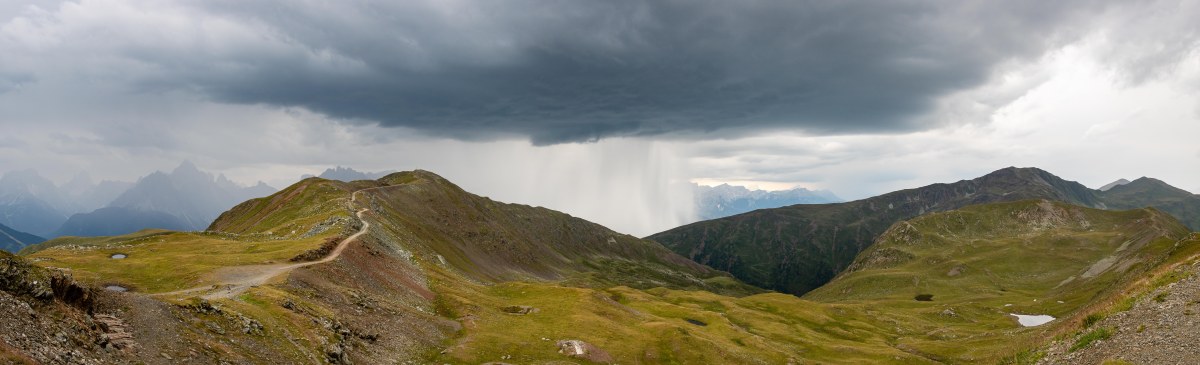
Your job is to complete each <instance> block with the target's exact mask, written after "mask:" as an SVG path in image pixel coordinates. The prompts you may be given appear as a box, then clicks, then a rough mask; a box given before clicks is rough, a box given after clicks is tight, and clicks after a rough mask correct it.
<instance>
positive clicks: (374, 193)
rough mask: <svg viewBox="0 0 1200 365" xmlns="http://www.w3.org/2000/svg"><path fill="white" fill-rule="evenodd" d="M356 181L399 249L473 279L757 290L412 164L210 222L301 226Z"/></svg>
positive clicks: (242, 227) (316, 186)
mask: <svg viewBox="0 0 1200 365" xmlns="http://www.w3.org/2000/svg"><path fill="white" fill-rule="evenodd" d="M353 184H357V185H353ZM356 188H357V189H370V190H369V193H363V196H364V197H365V198H366V199H367V200H366V202H365V204H368V206H370V207H371V211H372V213H373V214H375V215H376V216H377V218H378V221H379V222H381V224H379V229H378V230H377V231H376V232H377V233H376V234H379V235H388V236H390V237H389V238H391V239H395V240H398V241H403V242H406V243H409V245H408V246H407V247H405V248H403V249H404V250H405V251H406V254H407V255H421V256H423V258H424V259H426V260H429V261H431V262H438V263H443V264H444V265H445V266H446V267H448V268H451V269H453V270H455V271H458V272H460V273H462V274H463V275H465V276H467V277H469V278H471V279H473V280H479V281H483V282H502V281H511V280H551V281H562V280H567V281H568V282H569V283H573V284H575V285H605V286H611V285H629V286H633V287H642V288H649V287H656V286H667V287H673V288H701V289H707V290H714V291H725V290H732V291H734V292H741V293H749V292H757V291H759V290H758V289H755V288H751V287H749V286H745V285H741V284H740V283H737V281H736V280H732V278H730V277H729V276H728V274H725V273H722V272H719V271H716V270H712V269H710V268H708V267H705V266H703V265H699V264H696V263H695V262H692V261H691V260H688V259H686V258H683V257H681V256H679V255H677V254H675V253H673V252H671V251H670V250H667V249H666V248H664V247H662V246H661V245H659V244H658V243H655V242H652V241H647V240H642V239H639V238H636V237H633V236H629V235H625V234H620V233H616V232H613V231H612V230H609V229H607V228H604V227H603V226H600V225H597V224H595V223H591V222H588V221H585V220H583V219H579V218H575V217H571V216H570V215H567V214H564V213H561V212H556V211H553V210H549V209H545V208H536V207H530V206H526V205H520V204H505V203H499V202H495V201H493V200H491V199H488V198H484V197H480V196H477V195H474V194H471V193H468V192H466V191H464V190H462V189H461V188H459V187H458V186H456V185H454V184H453V183H450V182H449V181H447V180H446V179H444V178H442V177H440V176H437V175H435V174H433V173H430V172H427V171H419V170H418V171H410V172H400V173H394V174H391V175H388V176H385V177H383V178H381V179H379V180H377V181H374V182H371V181H358V182H355V183H343V182H339V181H332V180H323V179H316V178H313V179H307V180H305V181H303V182H301V183H300V184H297V186H293V187H291V188H288V189H285V190H284V191H281V192H280V193H277V194H275V195H273V196H271V197H267V198H262V199H256V200H251V201H249V202H246V203H244V204H241V205H239V206H237V207H235V208H234V209H232V210H230V211H229V212H227V213H225V214H223V215H222V216H221V217H220V218H218V219H217V220H216V221H215V222H213V225H212V227H210V229H212V230H214V231H219V232H229V233H242V234H246V233H262V232H264V231H267V230H270V231H274V232H277V234H279V233H282V234H285V235H286V234H288V233H287V232H301V231H303V230H304V228H305V227H307V226H310V225H313V224H317V225H319V224H320V223H317V222H322V221H328V220H329V219H330V218H323V217H326V216H328V215H327V214H323V213H317V212H323V211H339V210H338V209H333V208H334V207H335V206H337V205H338V204H342V203H340V201H335V200H334V198H336V197H339V196H341V197H345V196H348V195H349V194H350V191H351V190H353V189H356ZM341 201H344V199H343V200H341ZM341 211H343V212H344V211H345V210H341ZM322 219H323V220H322ZM335 219H336V218H335Z"/></svg>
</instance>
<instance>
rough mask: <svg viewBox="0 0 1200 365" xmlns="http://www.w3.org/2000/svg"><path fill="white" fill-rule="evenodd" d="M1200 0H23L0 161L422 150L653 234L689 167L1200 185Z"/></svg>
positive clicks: (340, 158) (870, 183) (1, 66)
mask: <svg viewBox="0 0 1200 365" xmlns="http://www.w3.org/2000/svg"><path fill="white" fill-rule="evenodd" d="M1197 3H1198V2H1197V1H1194V0H1193V1H1145V2H1125V1H1121V2H1112V3H1107V2H1096V1H1087V2H1082V1H1081V2H1075V1H1054V2H1045V1H1016V2H995V1H992V2H984V1H950V2H947V1H823V2H817V1H715V0H714V1H635V0H618V1H602V2H601V1H584V0H578V1H566V0H564V1H524V0H520V1H518V0H513V1H462V0H428V1H366V0H357V1H302V2H297V1H284V0H260V1H211V0H209V1H201V0H172V1H165V0H75V1H62V2H60V1H25V2H22V1H6V2H4V3H3V4H0V54H2V55H4V56H3V57H0V171H7V170H14V169H21V168H29V167H34V168H38V169H39V170H41V171H43V173H44V174H47V175H49V176H50V177H52V178H54V179H56V180H59V181H62V180H65V179H66V178H69V177H70V175H72V174H74V173H75V172H78V171H83V170H87V171H90V172H91V173H92V175H93V176H96V177H98V178H121V179H133V178H136V177H137V176H140V175H143V174H145V173H147V172H149V171H151V170H154V169H169V168H171V167H173V166H174V165H175V164H178V163H179V161H181V160H183V159H190V160H193V161H195V162H196V163H197V164H198V165H200V166H201V167H203V168H206V169H209V170H214V171H218V172H225V173H227V174H228V175H230V176H231V177H233V178H235V179H238V180H241V181H243V182H247V183H249V182H253V181H254V180H266V181H268V182H270V183H272V184H274V185H276V186H280V185H284V184H287V183H288V182H290V181H291V180H292V179H294V178H295V177H297V176H299V175H300V174H302V173H316V172H319V171H320V170H322V169H324V168H325V167H328V166H331V165H338V164H340V165H347V166H354V167H356V168H359V169H366V170H389V169H409V168H424V169H429V170H433V171H435V172H441V173H443V174H446V175H448V176H447V177H450V178H452V179H454V180H455V181H458V182H460V183H461V184H463V185H464V186H465V187H467V188H469V189H471V190H474V191H477V192H479V193H482V194H487V195H492V196H493V197H496V198H499V199H503V200H509V201H515V202H523V203H534V204H540V205H546V206H550V207H553V208H557V209H561V210H565V211H567V212H568V213H572V214H578V215H581V216H584V217H585V218H589V219H593V220H597V221H599V222H600V223H604V224H609V225H611V226H613V227H614V228H617V229H621V230H626V231H630V232H635V233H639V234H640V233H649V232H651V231H654V230H657V229H663V228H669V226H670V225H671V224H673V223H675V222H678V220H677V219H676V217H678V216H681V215H686V214H688V213H689V212H687V211H686V209H683V208H678V207H677V206H678V205H680V204H681V203H679V202H680V201H682V200H681V199H683V198H681V197H674V196H671V197H664V196H663V195H671V194H666V192H667V191H669V188H668V187H667V186H669V184H670V183H673V182H676V183H677V182H681V181H688V180H695V181H702V182H713V183H716V182H725V181H728V182H739V183H744V184H759V185H761V186H764V187H782V186H792V185H802V186H806V187H810V188H825V189H830V190H833V191H834V192H835V193H837V194H839V195H841V196H843V197H848V198H859V197H865V196H869V195H873V194H878V193H882V192H886V191H889V190H894V189H899V188H906V187H912V186H917V185H923V184H928V183H933V182H939V181H947V180H957V179H961V178H970V177H974V176H977V175H980V174H982V173H986V172H987V171H991V170H994V169H997V168H1001V167H1005V166H1009V165H1018V166H1038V167H1043V168H1046V169H1048V170H1050V171H1051V172H1054V173H1058V174H1061V175H1064V176H1063V177H1066V178H1071V179H1076V180H1080V181H1082V182H1084V183H1086V184H1089V185H1093V186H1098V185H1100V184H1103V183H1106V182H1108V181H1109V180H1114V179H1116V178H1118V177H1126V178H1136V177H1138V176H1142V175H1150V176H1155V177H1159V178H1162V179H1164V180H1167V181H1168V182H1170V183H1172V184H1175V185H1177V186H1179V187H1182V188H1185V189H1189V190H1192V191H1200V169H1194V168H1193V169H1188V168H1186V167H1183V166H1200V164H1197V162H1200V147H1196V144H1195V142H1194V141H1195V139H1194V138H1189V137H1187V136H1189V135H1190V136H1195V135H1200V127H1198V126H1200V117H1198V116H1197V115H1198V114H1200V104H1198V103H1197V101H1196V99H1197V98H1195V97H1194V95H1197V94H1196V93H1197V92H1198V91H1200V64H1197V62H1200V61H1197V59H1200V51H1198V49H1200V46H1198V37H1200V25H1198V24H1197V22H1195V19H1194V14H1200V5H1198V4H1197ZM580 142H583V143H582V144H580ZM542 185H555V186H553V187H552V188H547V187H545V186H542ZM529 186H539V187H538V188H529ZM664 189H668V190H664ZM631 210H633V211H637V213H636V214H630V213H629V212H630V211H631Z"/></svg>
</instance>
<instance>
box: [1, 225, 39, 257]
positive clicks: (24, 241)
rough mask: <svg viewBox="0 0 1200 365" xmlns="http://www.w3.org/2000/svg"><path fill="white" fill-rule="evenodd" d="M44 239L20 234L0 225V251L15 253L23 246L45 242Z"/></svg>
mask: <svg viewBox="0 0 1200 365" xmlns="http://www.w3.org/2000/svg"><path fill="white" fill-rule="evenodd" d="M45 240H46V239H45V238H41V237H38V236H34V235H32V234H28V233H25V232H21V231H18V230H15V229H12V228H9V227H8V226H5V225H3V224H0V251H8V252H17V251H20V250H21V249H22V248H25V246H28V245H32V244H35V243H40V242H42V241H45Z"/></svg>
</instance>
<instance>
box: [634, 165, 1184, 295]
mask: <svg viewBox="0 0 1200 365" xmlns="http://www.w3.org/2000/svg"><path fill="white" fill-rule="evenodd" d="M1122 188H1123V189H1122ZM1118 189H1120V190H1126V189H1129V188H1128V187H1124V186H1120V187H1117V188H1114V190H1118ZM1120 190H1118V192H1113V193H1110V194H1102V193H1101V192H1099V191H1096V190H1092V189H1088V188H1087V187H1085V186H1083V185H1081V184H1079V183H1076V182H1073V181H1066V180H1063V179H1061V178H1059V177H1057V176H1054V175H1053V174H1050V173H1048V172H1046V171H1042V170H1039V169H1036V168H1012V167H1010V168H1005V169H1001V170H998V171H995V172H992V173H990V174H988V175H985V176H983V177H980V178H976V179H973V180H963V181H959V182H955V183H951V184H933V185H929V186H925V187H921V188H916V189H908V190H901V191H897V192H892V193H888V194H884V195H880V196H876V197H872V198H867V199H863V200H857V201H852V202H846V203H838V204H816V205H793V206H789V207H783V208H775V209H764V210H758V211H753V212H750V213H746V214H741V215H737V216H733V217H726V218H722V219H715V220H710V221H704V222H697V223H693V224H689V225H685V226H682V227H678V228H674V229H671V230H668V231H665V232H662V233H658V234H655V235H652V236H650V237H648V238H649V239H652V240H655V241H658V242H660V243H662V244H663V245H665V246H667V247H668V248H670V249H671V250H673V251H675V252H677V253H679V254H681V255H684V256H687V257H688V258H691V259H693V260H695V261H696V262H700V263H703V264H706V265H709V266H711V267H714V268H717V269H720V270H725V271H728V272H730V273H732V274H733V275H734V276H735V277H737V278H739V279H741V280H743V281H745V282H747V283H750V284H753V285H757V286H760V287H764V288H770V289H774V290H778V291H782V292H786V293H792V294H797V295H800V294H804V293H807V292H808V291H810V290H813V289H815V288H817V287H820V286H821V285H824V284H825V283H827V282H829V280H831V279H832V278H833V277H834V276H835V275H837V274H838V273H840V272H841V271H842V270H843V269H845V268H846V267H847V266H848V265H849V264H850V262H851V261H852V260H853V259H854V258H855V257H856V256H857V255H858V254H859V253H860V252H862V250H864V249H866V248H867V247H868V246H870V244H871V243H872V242H873V241H874V240H875V239H876V238H877V237H878V236H879V235H880V234H882V233H883V232H884V231H885V230H887V229H888V228H889V227H891V226H892V224H894V223H896V222H898V221H901V220H905V219H911V218H914V217H917V216H920V215H923V214H926V213H931V212H942V211H947V210H952V209H958V208H962V207H965V206H970V205H974V204H983V203H992V202H1007V201H1018V200H1025V199H1048V200H1054V201H1062V202H1067V203H1071V204H1076V205H1081V206H1085V207H1094V208H1106V207H1107V208H1112V207H1110V206H1109V205H1110V204H1111V205H1113V206H1117V207H1121V208H1122V209H1126V208H1140V207H1142V206H1145V205H1148V206H1155V207H1160V208H1161V209H1163V210H1164V211H1167V212H1170V213H1178V214H1180V215H1179V217H1181V218H1182V219H1187V216H1184V215H1183V214H1184V212H1186V211H1187V209H1192V208H1193V207H1194V208H1195V209H1200V204H1195V203H1193V202H1191V201H1185V202H1183V203H1178V205H1179V207H1175V206H1174V205H1173V204H1176V203H1171V202H1166V203H1164V202H1160V201H1158V200H1155V199H1152V198H1142V199H1150V200H1148V201H1141V202H1137V203H1144V204H1145V205H1138V204H1125V203H1123V199H1124V200H1130V199H1132V198H1123V199H1122V198H1117V197H1118V196H1119V195H1118V194H1119V191H1120ZM1154 196H1156V195H1154Z"/></svg>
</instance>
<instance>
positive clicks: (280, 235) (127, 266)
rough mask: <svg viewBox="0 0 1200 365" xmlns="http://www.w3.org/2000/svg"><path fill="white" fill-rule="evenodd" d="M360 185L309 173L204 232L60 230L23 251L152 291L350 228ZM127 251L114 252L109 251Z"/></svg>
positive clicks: (281, 258) (280, 255)
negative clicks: (88, 233) (62, 233)
mask: <svg viewBox="0 0 1200 365" xmlns="http://www.w3.org/2000/svg"><path fill="white" fill-rule="evenodd" d="M363 183H367V182H360V183H359V185H354V184H349V183H343V182H339V181H332V180H324V179H319V178H311V179H306V180H304V181H301V182H299V183H296V184H295V185H292V186H291V187H288V188H287V189H284V190H282V191H279V192H277V193H275V194H273V195H271V196H268V197H264V198H258V199H252V200H249V201H247V202H245V203H242V204H239V205H238V206H236V207H234V208H233V209H231V210H230V211H229V212H226V213H225V214H222V215H221V217H220V218H218V219H217V220H216V221H215V222H214V223H213V228H211V229H214V230H221V231H220V232H217V231H206V232H172V231H163V230H146V231H141V232H137V233H132V234H128V235H123V236H114V237H61V238H57V239H54V240H50V241H47V242H44V243H41V244H38V245H34V246H30V247H28V248H26V249H25V250H23V251H22V252H21V253H22V254H23V255H26V256H28V257H30V258H32V259H34V260H37V261H39V263H40V264H42V265H43V266H52V267H62V268H69V269H72V270H73V271H75V272H76V276H77V277H79V278H83V279H91V280H94V281H97V282H100V283H103V284H119V285H121V286H125V287H128V288H130V289H133V290H137V291H140V292H146V293H157V292H167V291H174V290H180V289H185V288H191V287H196V286H200V285H205V284H210V283H214V279H213V278H211V277H209V276H210V274H211V273H212V272H213V271H215V270H217V269H219V268H222V267H231V266H243V265H258V264H272V263H283V262H287V261H288V260H289V259H291V258H293V257H295V256H296V255H298V254H300V253H302V252H304V251H307V250H311V249H315V248H317V247H319V246H320V245H321V243H322V242H323V241H324V240H325V239H327V238H329V237H337V236H341V235H345V234H347V232H349V231H352V229H350V228H348V227H349V225H350V221H351V214H350V212H351V210H350V205H349V204H350V194H351V193H352V192H353V191H354V190H357V189H361V188H363V186H362V185H363ZM118 253H120V254H125V255H126V258H124V259H119V260H118V259H111V257H112V255H113V254H118Z"/></svg>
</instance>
